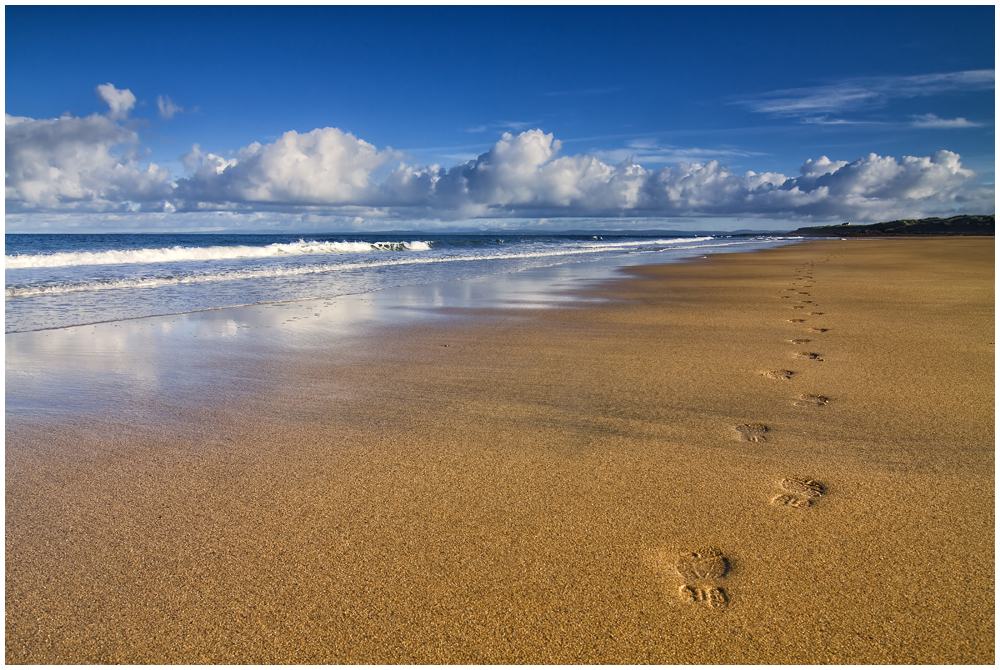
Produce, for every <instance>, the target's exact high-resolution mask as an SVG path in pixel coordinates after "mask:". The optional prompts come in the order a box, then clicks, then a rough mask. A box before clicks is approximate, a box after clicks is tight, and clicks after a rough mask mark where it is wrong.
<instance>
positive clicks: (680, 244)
mask: <svg viewBox="0 0 1000 670" xmlns="http://www.w3.org/2000/svg"><path fill="white" fill-rule="evenodd" d="M782 242H784V243H787V241H784V240H781V239H776V238H771V239H767V238H736V237H726V236H723V237H713V236H709V235H704V236H692V235H688V236H671V235H663V234H659V235H621V234H613V233H609V234H602V235H560V234H553V235H505V234H483V235H442V234H427V233H410V234H330V235H308V236H305V235H303V236H299V235H239V234H95V235H77V234H69V235H51V234H49V235H24V234H15V235H5V250H4V270H5V271H4V280H5V282H4V283H5V326H4V330H5V332H6V333H16V332H26V331H34V330H44V329H51V328H64V327H68V326H75V325H82V324H90V323H100V322H107V321H118V320H122V319H133V318H139V317H146V316H155V315H166V314H181V313H186V312H193V311H199V310H210V309H220V308H226V307H235V306H241V305H255V304H266V303H277V302H284V301H293V300H304V299H310V298H330V297H336V296H344V295H357V294H365V293H370V292H372V291H378V290H381V289H385V288H389V287H402V286H417V285H421V284H428V283H434V282H442V281H451V280H462V279H472V278H476V277H485V276H490V275H510V274H512V273H519V272H522V271H525V270H529V269H533V268H543V267H554V266H559V267H561V268H572V267H582V266H584V265H590V266H593V265H594V264H595V263H597V264H601V263H603V264H604V265H605V266H607V265H624V264H632V263H635V262H644V263H659V262H668V261H670V260H676V259H680V258H683V257H687V256H699V255H704V254H707V253H713V252H718V251H737V250H742V249H743V248H748V249H749V248H759V247H761V246H769V245H771V244H777V243H782Z"/></svg>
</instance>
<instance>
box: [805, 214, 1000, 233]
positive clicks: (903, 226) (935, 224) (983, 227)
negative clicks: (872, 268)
mask: <svg viewBox="0 0 1000 670" xmlns="http://www.w3.org/2000/svg"><path fill="white" fill-rule="evenodd" d="M791 234H792V235H809V236H816V237H866V236H879V237H883V236H886V235H995V234H996V221H995V215H993V214H988V215H967V216H953V217H951V218H950V219H941V218H931V219H902V220H900V221H889V222H888V223H873V224H862V225H858V224H849V223H842V224H840V225H836V226H813V227H811V228H799V229H798V230H795V231H793V232H792V233H791Z"/></svg>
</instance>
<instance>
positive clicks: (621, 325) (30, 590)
mask: <svg viewBox="0 0 1000 670" xmlns="http://www.w3.org/2000/svg"><path fill="white" fill-rule="evenodd" d="M993 249H994V246H993V239H992V238H989V239H984V238H942V239H920V240H898V239H897V240H889V241H877V240H856V239H855V240H845V241H840V240H830V241H810V242H807V243H803V244H799V245H795V246H789V247H781V248H774V249H769V250H766V251H762V252H756V253H751V254H726V255H716V256H711V257H709V258H708V259H706V260H699V261H694V262H691V263H685V264H674V265H666V266H655V267H643V268H638V269H635V270H634V271H633V272H632V275H633V276H632V277H631V278H628V279H625V280H621V281H614V282H610V283H608V284H605V285H602V286H601V287H600V288H599V289H598V290H597V291H594V292H592V295H591V297H595V298H605V299H607V301H604V302H596V303H585V306H583V307H580V308H565V309H552V310H539V311H533V312H525V311H502V310H497V311H495V312H490V313H487V314H485V315H480V317H479V318H477V319H476V320H474V321H473V322H471V323H466V325H462V326H458V327H456V326H454V325H452V326H448V327H421V328H416V327H411V328H405V329H400V330H395V331H392V332H383V333H381V334H379V335H377V336H374V337H373V338H372V340H371V341H370V343H369V352H368V353H367V354H366V353H365V352H359V353H358V354H357V355H356V356H355V357H354V358H352V359H350V360H349V361H348V362H344V360H343V359H339V360H338V361H337V362H334V361H330V360H326V359H324V358H322V357H317V358H314V359H313V360H309V361H302V362H300V363H298V364H297V367H295V368H294V370H293V373H292V374H289V375H288V376H287V377H282V378H281V379H280V380H278V381H279V382H280V384H278V391H275V390H274V389H270V390H268V392H267V393H266V394H265V393H261V395H260V396H259V397H258V398H256V399H253V398H251V399H249V400H246V401H242V402H241V404H240V405H238V406H233V405H232V404H231V403H230V404H226V403H220V404H219V405H218V406H211V407H204V408H202V409H201V410H199V411H197V412H194V413H192V414H191V415H189V416H183V417H180V420H179V421H178V422H176V423H171V424H170V426H173V427H172V428H165V427H163V426H158V427H141V426H135V425H129V424H127V423H122V422H116V421H115V420H114V419H113V418H95V419H94V420H93V421H92V422H88V423H77V424H74V425H52V426H35V427H20V428H18V429H17V430H14V431H11V430H10V424H9V422H8V434H7V445H6V446H7V456H6V465H7V468H6V515H7V516H6V551H7V554H6V656H5V658H6V661H7V662H8V663H199V662H207V663H428V662H430V663H993V662H994V658H995V655H994V565H995V563H994V560H995V555H994V528H995V521H994V275H993V268H994V251H993ZM177 426H181V428H178V427H177Z"/></svg>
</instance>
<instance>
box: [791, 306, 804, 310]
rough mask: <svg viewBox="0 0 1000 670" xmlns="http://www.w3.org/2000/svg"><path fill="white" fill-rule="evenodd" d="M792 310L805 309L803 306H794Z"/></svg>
mask: <svg viewBox="0 0 1000 670" xmlns="http://www.w3.org/2000/svg"><path fill="white" fill-rule="evenodd" d="M792 309H805V307H803V306H802V305H792Z"/></svg>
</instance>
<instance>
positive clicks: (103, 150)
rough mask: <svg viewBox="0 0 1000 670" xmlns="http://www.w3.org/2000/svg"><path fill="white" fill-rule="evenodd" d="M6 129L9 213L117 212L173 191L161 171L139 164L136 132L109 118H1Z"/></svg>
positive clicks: (163, 172) (93, 115)
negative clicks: (36, 211) (55, 211)
mask: <svg viewBox="0 0 1000 670" xmlns="http://www.w3.org/2000/svg"><path fill="white" fill-rule="evenodd" d="M5 131H6V132H5V136H6V143H5V144H6V146H5V150H6V184H5V196H6V200H7V208H8V211H10V210H11V209H13V210H16V211H23V210H39V209H45V210H60V209H64V210H65V209H69V210H91V211H108V210H121V209H127V208H129V207H130V206H131V207H134V203H145V204H147V205H149V206H151V205H153V203H154V202H156V201H162V200H163V199H164V198H166V197H168V196H169V195H170V192H171V190H172V185H171V184H170V182H169V179H170V174H169V173H168V172H167V171H166V170H161V169H160V168H159V167H157V166H156V165H155V164H153V163H149V164H148V165H147V166H145V167H142V166H141V165H140V164H139V160H138V157H137V156H136V155H135V153H134V151H133V149H134V147H135V146H136V145H137V144H138V136H137V135H136V134H135V132H134V131H132V130H129V129H127V128H125V127H123V126H122V125H120V124H118V123H115V122H114V121H113V120H111V119H109V118H108V117H105V116H100V115H98V114H92V115H91V116H88V117H85V118H78V117H73V116H63V117H60V118H58V119H38V120H36V119H30V118H26V117H12V116H10V115H5ZM119 149H124V151H123V152H122V153H117V152H116V150H119ZM161 204H162V202H161Z"/></svg>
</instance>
